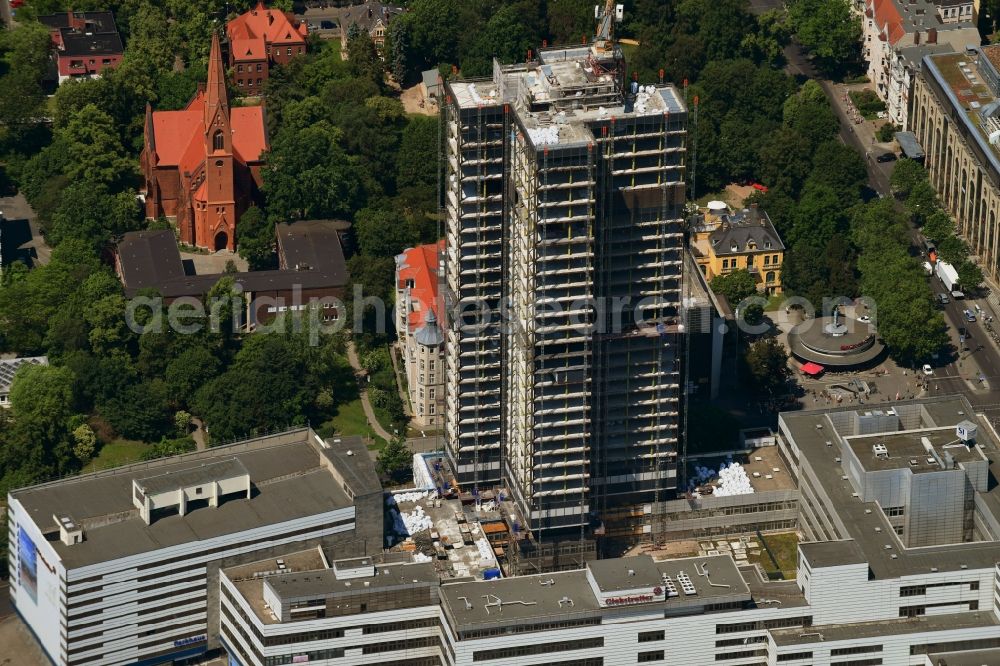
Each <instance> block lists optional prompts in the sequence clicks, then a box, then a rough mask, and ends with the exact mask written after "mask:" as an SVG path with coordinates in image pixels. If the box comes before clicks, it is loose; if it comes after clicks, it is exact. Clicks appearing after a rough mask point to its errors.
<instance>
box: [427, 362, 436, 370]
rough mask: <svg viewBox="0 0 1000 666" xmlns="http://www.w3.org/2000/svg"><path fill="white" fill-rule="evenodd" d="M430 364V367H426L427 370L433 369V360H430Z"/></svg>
mask: <svg viewBox="0 0 1000 666" xmlns="http://www.w3.org/2000/svg"><path fill="white" fill-rule="evenodd" d="M430 364H431V365H430V367H429V368H427V369H428V370H433V369H434V361H431V362H430Z"/></svg>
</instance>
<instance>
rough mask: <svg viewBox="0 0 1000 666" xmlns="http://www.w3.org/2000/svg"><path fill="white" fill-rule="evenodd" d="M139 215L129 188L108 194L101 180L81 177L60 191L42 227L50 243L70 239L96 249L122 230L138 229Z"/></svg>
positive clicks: (57, 243) (136, 204)
mask: <svg viewBox="0 0 1000 666" xmlns="http://www.w3.org/2000/svg"><path fill="white" fill-rule="evenodd" d="M141 215H142V212H141V208H140V206H139V203H138V201H137V200H136V198H135V192H134V191H133V190H125V191H123V192H118V193H117V194H112V192H111V190H110V189H109V188H108V187H107V186H106V185H104V184H103V183H92V182H88V181H86V180H83V181H78V182H74V183H72V184H71V185H68V186H67V187H66V188H65V189H64V190H63V191H62V193H61V194H60V196H59V204H58V206H57V207H56V209H55V210H54V211H53V212H52V214H51V219H50V220H49V222H48V223H47V224H45V225H44V226H45V227H46V231H47V234H46V237H47V239H48V241H49V242H50V243H52V244H53V245H59V244H61V243H64V242H66V241H67V240H71V239H72V240H78V241H80V242H84V243H87V244H88V245H90V246H91V247H92V248H93V249H94V251H99V250H100V249H102V248H103V247H105V246H107V245H108V244H109V243H112V242H115V241H116V240H117V238H118V237H120V236H121V235H122V234H124V233H125V232H127V231H137V230H139V229H141V228H142V221H141Z"/></svg>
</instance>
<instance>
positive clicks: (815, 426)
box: [779, 395, 1000, 578]
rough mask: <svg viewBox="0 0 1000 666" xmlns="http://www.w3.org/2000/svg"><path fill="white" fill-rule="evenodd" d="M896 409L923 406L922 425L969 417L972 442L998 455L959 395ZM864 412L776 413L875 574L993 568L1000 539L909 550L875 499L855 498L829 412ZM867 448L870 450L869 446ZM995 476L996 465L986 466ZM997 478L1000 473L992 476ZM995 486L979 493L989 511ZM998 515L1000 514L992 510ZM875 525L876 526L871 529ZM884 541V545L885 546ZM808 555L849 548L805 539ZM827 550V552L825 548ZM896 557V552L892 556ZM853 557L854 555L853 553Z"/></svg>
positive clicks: (839, 411)
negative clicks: (974, 433) (974, 428)
mask: <svg viewBox="0 0 1000 666" xmlns="http://www.w3.org/2000/svg"><path fill="white" fill-rule="evenodd" d="M893 406H894V407H895V408H896V409H897V411H903V410H906V409H909V408H911V407H912V408H914V409H918V410H922V412H923V413H924V414H926V417H927V419H929V422H927V423H925V424H924V427H927V428H951V429H952V430H953V429H954V427H955V426H956V425H957V424H958V423H959V422H960V421H965V420H969V421H973V422H974V423H976V424H977V425H978V426H979V428H978V430H979V432H978V436H977V439H976V443H977V446H979V447H982V449H983V453H984V454H985V455H986V456H987V458H990V459H992V460H997V459H1000V447H998V446H997V442H996V441H995V440H994V438H993V436H992V434H991V431H990V429H989V428H988V427H987V426H985V425H984V424H983V423H982V422H981V421H980V419H979V418H978V417H977V416H975V414H974V411H973V408H972V406H971V405H970V404H969V402H968V401H967V400H966V399H965V398H964V397H963V396H961V395H953V396H939V397H933V398H924V399H920V400H906V401H898V402H895V403H893ZM854 411H866V410H864V409H863V408H862V409H859V408H858V407H856V406H855V407H834V408H830V409H820V410H811V411H807V412H785V413H782V414H781V415H780V416H779V421H780V423H781V424H782V431H783V432H785V431H787V433H788V434H790V435H791V437H792V439H794V441H795V445H796V447H797V448H798V450H799V452H800V455H801V456H802V457H803V458H804V459H805V460H807V461H808V463H809V466H810V467H811V469H812V470H813V473H814V474H815V476H816V479H817V481H818V482H819V484H820V485H821V486H822V489H823V491H824V492H825V494H826V495H827V496H828V497H829V498H830V505H831V507H833V508H834V509H835V511H836V516H835V519H837V521H838V522H839V523H840V524H842V525H843V529H844V530H845V531H846V533H847V534H848V536H849V537H850V538H851V539H853V540H854V542H856V545H857V548H858V549H860V552H861V553H862V554H863V557H864V559H865V560H866V561H867V562H868V565H869V567H870V568H871V570H872V572H873V573H874V575H875V577H877V578H897V577H900V576H906V575H911V574H918V573H929V572H931V571H933V570H938V571H942V572H943V571H959V570H961V569H963V568H970V569H985V568H993V566H994V565H995V563H996V562H997V561H1000V543H998V542H992V541H977V542H967V543H955V544H943V545H937V546H926V547H921V548H914V549H908V548H905V547H904V546H903V545H902V543H901V542H900V541H899V538H898V537H897V536H896V534H895V532H894V531H893V528H892V526H891V525H890V524H889V522H888V520H887V519H886V517H885V515H884V514H883V512H882V511H881V510H880V509H879V507H878V505H877V504H876V503H874V502H867V503H866V502H863V501H861V499H860V498H859V497H856V496H855V494H856V491H855V489H854V487H853V486H852V485H851V482H850V481H849V480H847V479H846V478H845V476H846V472H845V470H844V467H843V465H842V464H841V463H840V462H837V457H838V456H839V455H840V451H839V448H838V446H837V445H836V444H832V445H827V442H834V441H835V439H836V438H837V437H839V435H838V434H837V429H836V427H835V425H834V421H833V420H831V417H832V416H834V417H838V419H839V418H841V417H842V415H843V413H844V412H854ZM869 450H870V449H869ZM991 471H993V472H994V475H996V471H997V470H993V469H991ZM996 478H1000V477H996ZM998 488H1000V487H997V486H994V487H993V488H991V489H990V490H989V492H987V493H982V494H980V495H979V497H980V498H981V499H983V500H984V502H985V504H986V506H987V507H989V508H991V509H992V510H993V511H994V512H996V511H997V509H998V508H1000V489H998ZM997 515H1000V514H997ZM875 528H879V530H880V531H878V532H876V530H875ZM886 546H888V548H887V547H886ZM804 547H805V548H807V551H806V552H807V556H808V557H810V558H811V559H810V561H812V558H816V561H821V560H822V559H824V558H826V559H828V560H829V561H832V562H835V561H836V558H837V557H838V555H839V553H841V552H845V551H843V549H845V548H851V549H853V548H854V547H853V546H847V545H845V544H844V543H843V542H838V541H833V542H822V543H814V544H807V545H806V546H804ZM827 550H829V552H825V551H827ZM893 556H895V557H893ZM855 557H857V556H856V555H855Z"/></svg>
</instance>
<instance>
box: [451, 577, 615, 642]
mask: <svg viewBox="0 0 1000 666" xmlns="http://www.w3.org/2000/svg"><path fill="white" fill-rule="evenodd" d="M550 581H551V582H550ZM441 600H442V604H443V605H444V607H445V612H447V613H448V614H449V615H450V616H451V617H452V619H453V620H454V626H455V628H456V629H457V630H459V631H468V630H470V629H481V628H485V627H490V626H494V625H496V624H499V623H503V624H510V623H515V622H516V623H529V622H531V621H537V622H539V623H542V622H547V621H551V619H552V618H554V617H561V618H564V619H568V618H570V617H579V616H591V617H596V616H598V615H599V614H600V612H601V606H600V604H599V603H598V602H597V597H596V596H594V592H593V590H592V589H591V588H590V582H589V581H588V580H587V572H586V571H584V570H582V569H580V570H577V571H564V572H559V573H552V574H539V575H536V576H517V577H515V578H503V579H497V580H484V581H474V582H473V581H470V582H465V583H446V584H444V585H442V586H441ZM497 602H500V605H499V606H496V605H491V606H487V604H496V603H497Z"/></svg>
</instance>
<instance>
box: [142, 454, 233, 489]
mask: <svg viewBox="0 0 1000 666" xmlns="http://www.w3.org/2000/svg"><path fill="white" fill-rule="evenodd" d="M247 474H248V472H247V468H246V467H244V466H243V463H241V462H240V459H239V458H237V457H236V456H233V457H232V458H224V459H222V460H212V461H209V462H204V463H202V464H200V465H198V466H197V467H191V468H188V469H180V470H176V471H170V472H162V473H160V474H156V475H154V476H147V477H142V478H137V479H135V483H136V485H137V486H139V487H140V488H141V489H143V490H144V491H146V493H151V494H156V493H165V492H169V491H171V490H177V489H178V488H188V487H190V486H198V485H201V484H204V483H209V482H212V481H220V480H223V479H233V478H236V477H240V476H246V475H247Z"/></svg>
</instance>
